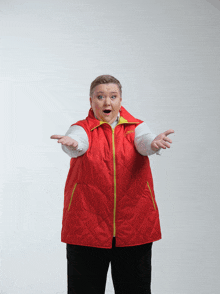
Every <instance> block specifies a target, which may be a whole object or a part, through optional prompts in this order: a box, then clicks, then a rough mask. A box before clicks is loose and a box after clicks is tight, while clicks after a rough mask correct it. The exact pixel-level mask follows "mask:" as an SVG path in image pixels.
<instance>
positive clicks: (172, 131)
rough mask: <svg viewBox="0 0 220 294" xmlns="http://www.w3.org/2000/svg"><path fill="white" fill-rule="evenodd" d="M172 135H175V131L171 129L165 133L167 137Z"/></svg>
mask: <svg viewBox="0 0 220 294" xmlns="http://www.w3.org/2000/svg"><path fill="white" fill-rule="evenodd" d="M172 133H174V130H172V129H169V130H167V131H165V132H164V134H165V136H168V135H170V134H172Z"/></svg>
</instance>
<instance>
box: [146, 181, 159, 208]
mask: <svg viewBox="0 0 220 294" xmlns="http://www.w3.org/2000/svg"><path fill="white" fill-rule="evenodd" d="M147 185H148V189H149V191H150V195H151V199H152V202H153V205H154V209H155V210H156V209H157V208H156V205H155V202H154V197H153V195H152V192H151V188H150V185H149V183H148V182H147Z"/></svg>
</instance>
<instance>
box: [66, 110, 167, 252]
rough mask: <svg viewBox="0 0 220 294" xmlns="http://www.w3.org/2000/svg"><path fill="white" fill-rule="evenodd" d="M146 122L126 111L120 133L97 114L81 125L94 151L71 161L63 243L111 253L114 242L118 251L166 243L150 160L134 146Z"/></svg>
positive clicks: (81, 122) (118, 126) (119, 125)
mask: <svg viewBox="0 0 220 294" xmlns="http://www.w3.org/2000/svg"><path fill="white" fill-rule="evenodd" d="M141 122H142V121H141V120H138V119H135V118H134V117H133V116H132V115H130V113H128V112H127V111H126V110H125V108H124V107H121V116H120V120H119V123H118V125H117V126H116V127H115V129H112V128H111V126H110V125H109V124H108V123H105V122H102V121H99V120H97V119H96V118H95V117H94V114H93V111H92V110H90V111H89V115H88V117H87V118H86V119H85V120H81V121H78V122H77V123H76V125H79V126H82V127H83V128H84V129H85V131H86V132H87V135H88V138H89V149H88V150H87V152H86V153H85V154H83V155H82V156H79V157H78V158H71V161H70V169H69V173H68V176H67V180H66V185H65V190H64V209H63V222H62V233H61V241H62V242H64V243H69V244H75V245H82V246H90V247H99V248H111V247H112V238H113V236H115V237H116V247H126V246H135V245H141V244H145V243H149V242H153V241H157V240H159V239H161V229H160V220H159V213H158V207H157V203H156V200H155V195H154V187H153V178H152V174H151V168H150V162H149V158H148V156H142V155H141V154H139V153H138V152H137V150H136V148H135V146H134V137H135V128H136V126H137V125H138V124H140V123H141Z"/></svg>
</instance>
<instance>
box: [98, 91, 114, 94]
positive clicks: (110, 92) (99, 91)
mask: <svg viewBox="0 0 220 294" xmlns="http://www.w3.org/2000/svg"><path fill="white" fill-rule="evenodd" d="M96 93H97V94H98V93H104V92H102V91H99V92H96ZM110 93H113V94H114V93H115V94H118V92H110Z"/></svg>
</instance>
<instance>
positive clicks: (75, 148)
mask: <svg viewBox="0 0 220 294" xmlns="http://www.w3.org/2000/svg"><path fill="white" fill-rule="evenodd" d="M50 138H51V139H58V141H57V143H61V144H62V149H63V151H64V152H65V153H67V154H68V155H69V156H70V157H73V158H77V157H78V156H81V155H83V154H84V153H85V152H86V151H87V150H88V148H89V140H88V136H87V133H86V131H85V130H84V129H83V128H82V127H80V126H78V125H73V126H71V127H70V128H69V130H68V131H67V132H66V134H65V136H62V135H53V136H51V137H50Z"/></svg>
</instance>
